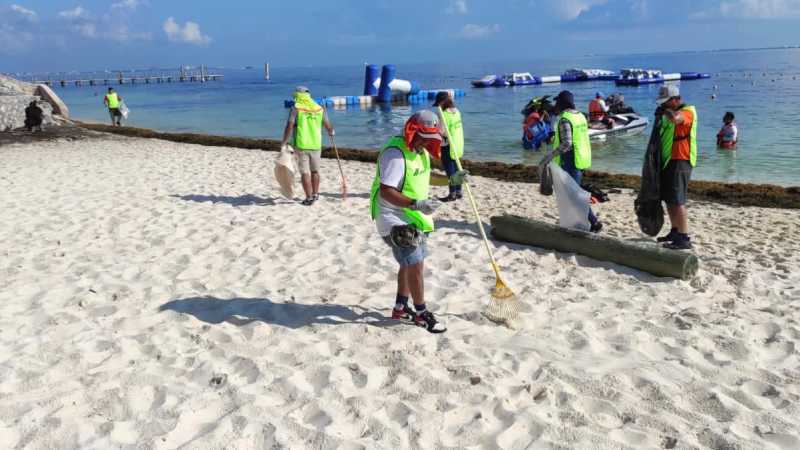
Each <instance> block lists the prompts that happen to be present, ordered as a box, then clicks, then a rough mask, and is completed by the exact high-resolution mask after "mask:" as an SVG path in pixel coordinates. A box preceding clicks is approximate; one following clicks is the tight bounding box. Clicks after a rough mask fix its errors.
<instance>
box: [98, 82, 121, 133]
mask: <svg viewBox="0 0 800 450" xmlns="http://www.w3.org/2000/svg"><path fill="white" fill-rule="evenodd" d="M103 104H104V105H106V108H108V115H109V116H111V125H112V126H113V125H116V126H118V127H119V126H122V112H121V111H120V110H119V107H120V105H121V104H122V97H120V96H119V94H117V93H116V92H115V91H114V88H111V87H110V88H108V94H106V96H105V97H103Z"/></svg>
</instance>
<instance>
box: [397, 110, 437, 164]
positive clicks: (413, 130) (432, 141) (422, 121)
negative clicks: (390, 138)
mask: <svg viewBox="0 0 800 450" xmlns="http://www.w3.org/2000/svg"><path fill="white" fill-rule="evenodd" d="M440 130H441V128H440V127H439V117H438V116H437V115H436V114H434V113H432V112H430V111H428V110H427V109H423V110H421V111H417V112H416V113H415V114H414V115H413V116H411V117H410V118H409V119H408V120H407V121H406V125H405V127H404V128H403V138H404V140H405V142H406V146H407V147H408V148H409V149H411V150H414V149H413V148H411V142H412V141H413V140H414V138H415V137H420V138H422V139H425V145H424V147H425V149H426V150H428V153H430V154H431V155H432V156H433V157H434V158H436V159H440V158H441V157H442V135H441V132H440Z"/></svg>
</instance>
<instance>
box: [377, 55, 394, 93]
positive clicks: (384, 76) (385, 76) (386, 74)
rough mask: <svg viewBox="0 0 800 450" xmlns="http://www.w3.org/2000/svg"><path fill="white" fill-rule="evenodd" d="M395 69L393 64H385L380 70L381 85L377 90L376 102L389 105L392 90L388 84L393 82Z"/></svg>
mask: <svg viewBox="0 0 800 450" xmlns="http://www.w3.org/2000/svg"><path fill="white" fill-rule="evenodd" d="M396 74H397V68H396V67H395V66H394V64H386V65H385V66H383V69H382V70H381V85H380V87H379V88H378V102H379V103H389V102H391V101H392V88H391V87H390V86H389V84H390V83H391V82H392V81H393V80H394V77H395V75H396Z"/></svg>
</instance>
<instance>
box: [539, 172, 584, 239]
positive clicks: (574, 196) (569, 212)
mask: <svg viewBox="0 0 800 450" xmlns="http://www.w3.org/2000/svg"><path fill="white" fill-rule="evenodd" d="M547 167H549V168H550V175H551V176H552V177H553V191H555V193H556V204H557V205H558V225H559V226H560V227H562V228H571V229H573V230H581V231H589V228H590V226H591V224H590V223H589V199H590V198H591V194H589V193H588V192H586V191H584V190H583V189H581V187H580V186H579V185H578V183H576V182H575V180H573V179H572V177H571V176H569V174H568V173H567V172H564V169H562V168H561V167H559V166H558V165H557V164H548V166H547Z"/></svg>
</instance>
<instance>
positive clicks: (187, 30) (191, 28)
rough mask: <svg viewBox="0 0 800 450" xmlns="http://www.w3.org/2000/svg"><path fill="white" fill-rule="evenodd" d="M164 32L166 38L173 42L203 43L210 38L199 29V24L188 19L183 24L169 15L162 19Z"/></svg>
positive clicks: (208, 41)
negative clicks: (164, 19)
mask: <svg viewBox="0 0 800 450" xmlns="http://www.w3.org/2000/svg"><path fill="white" fill-rule="evenodd" d="M163 28H164V32H165V33H167V38H169V40H170V41H173V42H185V43H187V44H195V45H205V44H208V43H210V42H211V38H210V37H208V36H207V35H205V34H203V33H202V32H201V31H200V25H198V24H197V23H195V22H191V21H188V22H186V23H185V24H184V25H183V26H181V25H180V24H179V23H177V22H175V19H173V18H172V17H169V18H168V19H167V20H166V21H164V27H163Z"/></svg>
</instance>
